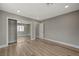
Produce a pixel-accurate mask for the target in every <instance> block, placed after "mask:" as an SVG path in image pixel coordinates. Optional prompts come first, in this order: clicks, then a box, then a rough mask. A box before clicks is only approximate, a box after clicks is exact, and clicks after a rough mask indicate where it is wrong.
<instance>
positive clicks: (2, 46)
mask: <svg viewBox="0 0 79 59" xmlns="http://www.w3.org/2000/svg"><path fill="white" fill-rule="evenodd" d="M4 47H8V45H1V46H0V48H4Z"/></svg>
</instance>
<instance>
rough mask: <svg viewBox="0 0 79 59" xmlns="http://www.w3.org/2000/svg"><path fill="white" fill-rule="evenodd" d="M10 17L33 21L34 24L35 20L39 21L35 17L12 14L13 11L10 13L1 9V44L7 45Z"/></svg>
mask: <svg viewBox="0 0 79 59" xmlns="http://www.w3.org/2000/svg"><path fill="white" fill-rule="evenodd" d="M8 17H10V18H14V19H18V20H24V21H28V22H32V23H33V24H34V22H36V23H38V22H37V21H35V20H34V19H31V18H28V17H23V16H19V15H16V14H12V13H8V12H5V11H2V10H0V46H4V45H7V31H8V30H7V28H8V27H7V24H8V22H7V19H8ZM33 34H34V33H33Z"/></svg>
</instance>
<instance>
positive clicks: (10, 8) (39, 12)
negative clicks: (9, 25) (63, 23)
mask: <svg viewBox="0 0 79 59" xmlns="http://www.w3.org/2000/svg"><path fill="white" fill-rule="evenodd" d="M66 5H69V7H68V8H65V6H66ZM0 9H1V10H4V11H7V12H10V13H14V14H18V15H21V16H25V17H29V18H33V19H35V20H39V21H41V20H45V19H47V18H51V17H55V16H58V15H61V14H65V13H68V12H72V11H75V10H79V3H53V4H51V5H47V4H46V3H0ZM17 10H20V11H21V12H19V13H17Z"/></svg>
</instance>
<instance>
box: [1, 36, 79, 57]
mask: <svg viewBox="0 0 79 59" xmlns="http://www.w3.org/2000/svg"><path fill="white" fill-rule="evenodd" d="M0 56H79V52H75V51H73V50H70V49H67V48H64V47H60V46H57V45H56V44H47V43H45V42H43V41H41V40H40V39H39V40H30V39H29V38H28V37H18V39H17V43H13V44H10V45H9V46H8V47H6V48H1V49H0Z"/></svg>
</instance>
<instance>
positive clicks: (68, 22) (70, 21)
mask: <svg viewBox="0 0 79 59" xmlns="http://www.w3.org/2000/svg"><path fill="white" fill-rule="evenodd" d="M43 23H44V25H45V29H44V30H45V33H44V37H45V38H47V39H51V40H56V41H60V42H65V43H68V44H73V45H76V46H78V47H79V11H75V12H71V13H68V14H64V15H60V16H57V17H54V18H50V19H48V20H46V21H43Z"/></svg>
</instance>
